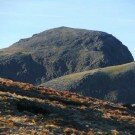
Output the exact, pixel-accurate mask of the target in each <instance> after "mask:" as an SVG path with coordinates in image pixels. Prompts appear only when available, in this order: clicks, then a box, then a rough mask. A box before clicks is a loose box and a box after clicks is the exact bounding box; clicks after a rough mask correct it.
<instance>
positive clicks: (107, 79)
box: [42, 62, 135, 103]
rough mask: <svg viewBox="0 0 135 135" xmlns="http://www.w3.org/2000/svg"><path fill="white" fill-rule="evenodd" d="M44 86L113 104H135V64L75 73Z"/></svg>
mask: <svg viewBox="0 0 135 135" xmlns="http://www.w3.org/2000/svg"><path fill="white" fill-rule="evenodd" d="M42 85H43V86H45V87H48V88H54V89H58V90H69V91H72V92H76V93H81V94H83V95H84V96H91V97H94V98H99V99H106V100H111V101H113V102H123V103H135V62H132V63H128V64H124V65H118V66H111V67H106V68H99V69H94V70H89V71H84V72H80V73H74V74H70V75H66V76H62V77H60V78H56V79H53V80H51V81H48V82H46V83H43V84H42Z"/></svg>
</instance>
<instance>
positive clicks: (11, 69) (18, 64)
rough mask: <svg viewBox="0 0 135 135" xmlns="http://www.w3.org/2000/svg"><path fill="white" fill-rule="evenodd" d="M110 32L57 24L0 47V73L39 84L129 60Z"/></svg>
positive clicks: (125, 48)
mask: <svg viewBox="0 0 135 135" xmlns="http://www.w3.org/2000/svg"><path fill="white" fill-rule="evenodd" d="M132 61H133V57H132V55H131V53H130V51H129V50H128V48H127V47H126V46H125V45H123V44H122V43H121V42H120V41H119V40H118V39H116V38H115V37H114V36H112V35H111V34H107V33H105V32H100V31H92V30H84V29H74V28H68V27H59V28H55V29H50V30H47V31H44V32H41V33H39V34H35V35H33V36H32V37H30V38H26V39H21V40H19V41H18V42H17V43H15V44H13V45H12V46H10V47H9V48H6V49H2V50H0V76H1V77H5V78H10V79H13V80H18V81H23V82H29V83H33V84H39V83H41V82H44V81H47V80H50V79H52V78H57V77H60V76H62V75H65V74H69V73H73V72H80V71H85V70H89V69H93V68H98V67H106V66H110V65H119V64H124V63H128V62H132Z"/></svg>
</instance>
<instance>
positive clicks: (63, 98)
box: [0, 78, 135, 135]
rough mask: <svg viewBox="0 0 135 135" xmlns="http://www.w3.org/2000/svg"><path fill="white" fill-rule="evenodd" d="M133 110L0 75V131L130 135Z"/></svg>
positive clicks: (134, 129)
mask: <svg viewBox="0 0 135 135" xmlns="http://www.w3.org/2000/svg"><path fill="white" fill-rule="evenodd" d="M134 112H135V110H129V109H128V108H126V107H124V106H123V105H121V104H114V103H111V102H107V101H102V100H98V99H94V98H88V97H84V96H81V95H79V94H75V93H71V92H68V91H56V90H50V89H45V88H42V87H35V86H33V85H32V84H28V83H21V82H14V81H12V80H8V79H3V78H0V134H2V135H4V134H7V135H8V134H38V135H40V134H41V135H43V134H44V135H45V134H46V135H60V134H63V135H68V134H75V135H77V134H78V135H80V134H82V135H94V134H95V135H99V134H100V135H105V134H106V135H107V134H109V135H111V134H112V135H116V134H119V135H124V134H125V135H133V134H134V133H135V113H134Z"/></svg>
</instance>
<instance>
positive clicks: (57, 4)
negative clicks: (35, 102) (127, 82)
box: [0, 0, 135, 58]
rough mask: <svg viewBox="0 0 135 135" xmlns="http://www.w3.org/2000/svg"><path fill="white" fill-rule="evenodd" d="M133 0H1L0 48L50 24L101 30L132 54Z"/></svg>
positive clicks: (52, 26)
mask: <svg viewBox="0 0 135 135" xmlns="http://www.w3.org/2000/svg"><path fill="white" fill-rule="evenodd" d="M134 13H135V1H133V0H129V1H126V0H117V1H116V0H115V1H114V0H110V1H108V0H98V1H89V0H85V1H83V0H74V1H72V0H68V1H66V0H46V1H42V0H29V1H27V0H23V1H21V0H20V1H17V0H12V1H10V0H6V1H5V0H0V19H1V21H0V48H5V47H8V46H10V45H12V44H13V43H15V42H17V41H18V40H20V39H22V38H28V37H31V36H32V35H33V34H36V33H40V32H42V31H45V30H47V29H50V28H55V27H60V26H66V27H73V28H82V29H89V30H98V31H104V32H107V33H109V34H112V35H113V36H115V37H116V38H118V39H119V40H120V41H121V42H122V43H123V44H124V45H126V46H127V47H128V48H129V50H130V51H131V52H132V54H133V56H134V58H135V47H134V43H135V38H134V37H135V27H134V24H135V16H134Z"/></svg>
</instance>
